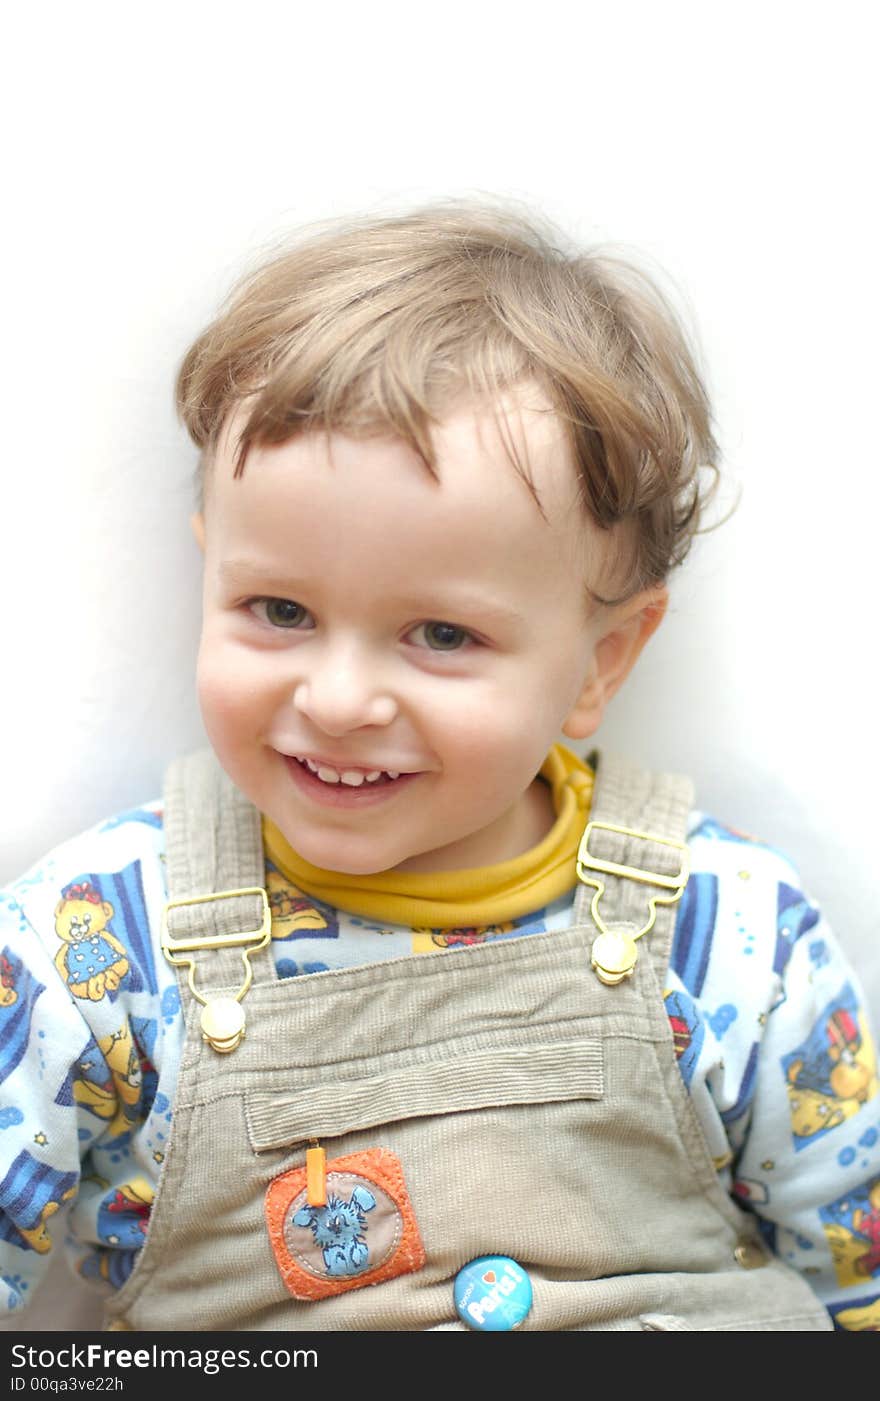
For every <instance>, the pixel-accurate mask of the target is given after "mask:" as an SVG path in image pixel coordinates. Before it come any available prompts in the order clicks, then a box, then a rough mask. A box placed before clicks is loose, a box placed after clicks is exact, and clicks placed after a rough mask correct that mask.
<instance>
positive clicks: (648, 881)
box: [577, 822, 690, 939]
mask: <svg viewBox="0 0 880 1401" xmlns="http://www.w3.org/2000/svg"><path fill="white" fill-rule="evenodd" d="M595 831H603V832H619V833H620V834H621V836H624V837H635V838H637V839H638V840H639V841H644V842H656V843H657V844H658V845H659V846H670V847H673V848H674V849H675V850H676V851H678V852H680V853H681V861H680V864H679V869H678V872H677V874H676V875H674V876H666V875H663V874H662V873H661V872H660V871H649V870H645V869H644V868H641V867H639V866H624V865H622V864H621V863H620V862H617V861H606V860H603V859H602V858H601V857H599V856H594V855H593V854H592V852H591V851H590V834H591V833H592V832H595ZM588 871H599V872H601V873H602V874H603V875H609V876H621V877H623V878H624V879H625V880H635V881H641V882H643V883H644V884H645V885H656V886H659V887H660V889H661V891H662V890H668V891H669V892H670V893H669V894H668V895H663V894H660V893H659V892H658V893H657V894H656V895H650V896H649V897H648V905H649V908H650V918H649V919H648V922H647V924H646V925H645V926H644V928H642V929H640V930H639V931H638V933H637V934H632V935H631V936H630V937H631V938H632V939H640V938H641V937H642V935H643V934H647V933H648V932H649V930H651V929H652V928H653V927H654V921H655V920H656V918H657V906H658V905H674V904H675V902H676V901H677V900H680V899H681V897H682V893H683V892H684V888H685V886H686V885H687V882H688V876H689V874H690V853H689V851H688V849H687V847H686V846H685V844H684V842H677V841H673V839H672V838H671V837H658V836H657V835H656V833H654V832H637V831H636V830H635V829H634V828H632V827H618V826H617V825H616V824H615V823H613V822H588V823H587V826H586V828H585V830H584V835H583V836H582V837H581V841H580V846H579V847H578V858H577V874H578V879H579V880H581V881H583V883H584V885H591V886H593V887H595V890H596V894H595V895H594V896H593V900H592V904H591V906H590V913H591V915H592V917H593V919H594V921H595V923H596V926H597V928H599V929H601V931H602V933H603V934H607V933H608V932H609V931H608V929H607V927H606V925H605V922H604V920H603V919H602V916H601V915H600V914H599V901H600V900H601V898H602V896H603V895H604V893H605V885H606V882H605V881H603V880H601V879H600V878H599V877H598V876H591V875H588V874H587V872H588Z"/></svg>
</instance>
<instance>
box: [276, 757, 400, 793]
mask: <svg viewBox="0 0 880 1401" xmlns="http://www.w3.org/2000/svg"><path fill="white" fill-rule="evenodd" d="M300 762H301V763H303V764H305V765H306V768H309V769H311V771H312V773H314V774H317V775H318V778H320V779H321V780H322V781H323V782H324V783H347V784H348V786H349V788H359V787H360V786H361V784H362V783H364V782H366V783H375V782H376V779H377V778H381V777H382V774H383V773H387V774H388V777H389V778H399V777H400V770H399V769H370V771H369V773H365V772H364V770H363V769H332V768H331V767H330V765H329V764H316V763H315V762H314V760H313V759H301V760H300Z"/></svg>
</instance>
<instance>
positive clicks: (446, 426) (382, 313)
mask: <svg viewBox="0 0 880 1401" xmlns="http://www.w3.org/2000/svg"><path fill="white" fill-rule="evenodd" d="M178 403H179V407H180V411H181V414H182V417H183V420H184V422H185V423H186V426H187V428H188V429H189V431H190V433H191V435H192V437H193V439H194V441H195V442H196V443H197V445H198V446H199V448H200V449H201V453H202V472H203V500H202V509H201V510H200V512H199V514H198V515H197V516H196V518H195V520H194V527H195V532H196V535H197V538H198V540H199V543H200V545H201V547H202V549H203V551H204V562H205V567H204V624H203V632H202V643H201V651H200V656H199V664H198V679H199V695H200V702H201V706H202V712H203V716H204V722H205V726H206V730H207V733H208V736H209V739H210V742H211V746H212V749H213V755H211V754H206V755H200V756H193V757H191V758H189V759H188V760H186V761H184V762H182V763H178V764H177V765H174V766H172V769H171V771H170V773H169V777H168V781H167V784H166V794H165V799H164V802H163V803H158V802H155V803H150V804H147V805H146V806H144V807H142V808H139V809H137V810H135V811H133V812H128V813H125V814H123V815H122V816H121V817H117V818H115V819H114V820H113V821H112V822H108V823H104V824H103V825H102V826H100V827H98V828H97V829H95V830H94V831H92V832H90V833H87V834H86V835H85V836H83V837H81V838H79V839H77V840H75V841H72V842H70V843H68V844H67V845H65V846H62V847H61V848H59V849H58V850H56V851H55V852H53V853H52V854H51V855H50V856H49V857H48V858H47V859H46V860H45V861H44V862H43V863H41V864H40V865H39V866H38V867H37V868H36V869H35V870H34V871H32V872H31V873H30V874H29V875H28V876H26V877H24V878H23V879H22V880H21V881H20V882H19V883H18V884H16V885H14V886H12V887H10V888H9V890H8V891H7V892H6V894H5V896H4V898H3V901H2V904H0V917H2V937H0V948H2V953H3V997H2V1005H0V1018H2V1022H0V1025H2V1032H3V1037H2V1045H3V1050H2V1059H0V1075H2V1083H3V1090H4V1094H5V1097H6V1107H5V1108H4V1109H3V1110H2V1113H3V1116H4V1117H3V1129H4V1132H3V1134H2V1135H0V1154H2V1158H0V1207H2V1218H0V1245H2V1252H3V1277H4V1282H5V1290H4V1293H5V1302H6V1304H7V1307H8V1308H9V1309H13V1310H14V1309H20V1308H23V1307H24V1306H25V1305H26V1304H27V1303H28V1301H29V1299H30V1298H31V1296H32V1294H33V1291H34V1288H35V1287H36V1285H37V1283H38V1281H39V1278H40V1276H41V1274H42V1273H43V1272H44V1270H45V1268H46V1267H47V1264H48V1262H49V1259H50V1255H51V1252H52V1251H53V1249H55V1248H57V1244H58V1241H59V1239H60V1237H61V1234H62V1231H61V1229H60V1215H58V1213H60V1212H61V1210H62V1208H67V1213H68V1215H67V1219H68V1225H69V1234H70V1237H71V1238H72V1249H73V1252H74V1256H75V1260H76V1268H77V1270H78V1273H79V1275H80V1276H81V1277H82V1278H84V1279H86V1280H90V1281H94V1282H95V1283H96V1284H97V1285H99V1286H100V1287H101V1288H103V1290H104V1291H105V1292H106V1296H107V1300H106V1308H107V1315H108V1320H109V1321H110V1325H111V1326H113V1327H121V1328H134V1329H157V1328H158V1329H161V1328H179V1327H194V1328H198V1329H226V1328H241V1329H249V1328H260V1329H264V1328H267V1329H290V1328H302V1329H331V1330H336V1329H382V1330H387V1329H431V1328H439V1329H444V1328H461V1327H474V1328H478V1329H480V1328H488V1329H498V1328H505V1327H513V1326H519V1325H521V1326H523V1327H524V1328H526V1329H539V1330H540V1329H543V1330H546V1329H553V1330H556V1329H616V1330H619V1329H630V1330H647V1331H666V1330H680V1329H721V1328H724V1329H743V1330H745V1329H752V1328H764V1329H803V1330H806V1329H822V1328H830V1327H831V1326H832V1319H833V1320H834V1321H835V1322H836V1323H837V1324H838V1325H839V1326H841V1327H844V1328H854V1329H864V1328H877V1327H880V1302H878V1285H877V1281H878V1279H880V1257H878V1252H877V1247H876V1240H877V1225H876V1222H877V1214H878V1206H877V1202H878V1197H880V1147H878V1135H877V1128H876V1121H877V1109H878V1103H880V1101H878V1085H877V1073H876V1065H875V1058H874V1050H873V1047H872V1044H871V1037H870V1033H869V1026H868V1022H867V1020H866V1014H865V1011H864V1008H863V1006H862V1004H861V1001H860V996H859V992H858V988H857V984H856V980H855V978H854V976H853V974H852V972H851V970H850V969H849V968H848V966H847V964H846V962H845V960H844V958H843V956H842V954H841V952H840V950H839V948H838V947H837V945H836V943H835V942H834V939H833V936H832V934H831V932H830V930H829V929H828V926H827V925H826V923H825V922H824V920H823V919H822V916H821V915H820V914H819V912H818V911H817V910H816V909H815V907H814V906H813V905H812V904H811V903H810V902H809V901H808V899H807V898H806V897H805V896H804V895H803V894H802V893H801V890H800V887H799V883H798V879H797V876H796V874H795V872H794V871H793V869H792V867H791V866H790V864H789V862H788V861H787V860H786V858H785V857H784V856H783V855H781V854H780V853H779V852H777V851H776V850H774V849H773V848H772V847H769V846H766V845H764V844H762V843H761V842H759V841H757V840H755V839H753V838H750V837H745V836H743V835H742V834H740V833H736V832H733V831H731V830H729V829H727V828H725V827H722V826H720V825H719V824H718V823H717V822H715V821H714V820H713V819H711V818H709V817H707V816H705V815H704V814H702V813H700V812H698V811H694V810H692V803H691V791H690V788H689V785H688V784H687V782H686V781H684V780H680V779H677V778H675V777H673V776H670V775H659V776H658V775H647V774H644V773H642V772H641V771H639V770H638V769H636V768H634V767H633V766H631V765H627V764H626V763H625V762H623V761H618V760H616V759H615V758H614V756H611V755H606V754H603V753H601V752H600V753H599V754H598V755H591V757H590V759H589V761H585V760H584V759H582V758H580V757H578V754H577V753H576V752H575V751H574V750H572V749H571V748H569V746H568V745H567V744H562V743H559V742H557V740H558V736H559V735H560V734H562V735H563V736H564V737H565V738H566V739H567V740H571V741H573V742H574V743H575V744H576V745H577V744H579V743H582V742H583V741H586V740H588V739H590V738H591V737H592V736H593V735H594V734H595V733H596V732H597V730H598V729H599V727H600V724H601V721H602V717H603V714H604V710H605V707H606V705H607V703H608V701H609V700H610V699H611V697H612V696H613V695H614V693H615V691H616V690H617V689H618V688H619V687H620V686H621V685H622V683H623V682H624V680H625V679H626V677H627V675H628V673H629V671H630V670H631V668H632V667H633V665H634V663H635V662H636V660H637V659H638V656H639V654H640V652H641V650H642V648H643V647H644V645H645V644H646V642H647V641H648V640H649V638H650V637H651V635H652V633H653V632H654V630H655V629H656V628H657V626H658V625H659V623H660V622H661V620H662V618H663V614H664V610H665V607H666V602H667V592H666V580H667V577H668V575H669V573H670V572H671V570H672V569H673V567H674V566H675V565H676V564H678V563H680V562H681V560H682V559H683V557H684V555H685V554H686V551H687V547H688V544H689V542H690V540H691V538H692V536H693V533H694V531H695V530H696V528H697V526H698V523H699V520H700V508H701V504H702V501H701V496H702V475H701V469H703V468H707V469H710V470H711V469H712V468H713V463H714V454H715V448H714V444H713V441H712V436H711V431H710V426H709V411H708V407H707V403H706V398H705V394H704V391H703V388H702V385H701V382H700V379H699V376H698V374H697V372H696V370H695V368H694V365H693V362H692V359H691V356H690V353H689V351H688V348H687V346H686V344H685V341H684V338H683V336H682V333H681V331H680V330H679V328H678V326H677V324H676V322H675V319H674V317H673V315H672V313H671V312H670V311H669V309H668V307H667V306H666V305H665V304H664V302H663V301H662V299H661V298H660V296H659V295H658V294H657V293H655V292H654V291H653V290H652V289H651V287H650V286H649V285H648V284H647V283H646V282H645V281H644V279H642V278H641V277H639V276H638V275H637V274H636V273H634V272H633V271H631V270H630V271H628V270H626V269H625V268H623V267H622V266H616V265H613V264H610V263H607V262H604V261H602V260H601V259H599V258H596V257H594V256H591V255H584V254H576V253H564V252H560V251H559V250H558V249H556V248H555V247H554V246H553V244H552V243H551V241H550V240H549V238H548V237H547V236H546V235H545V234H544V233H543V232H542V231H541V229H540V228H539V227H538V226H537V225H534V224H531V223H529V222H528V221H526V220H524V219H522V218H520V217H519V216H515V215H513V214H509V213H503V212H499V211H497V210H492V209H487V208H480V207H468V206H445V207H439V208H433V209H428V210H423V211H421V212H418V213H415V214H412V215H409V216H406V217H400V218H394V219H388V220H383V221H373V222H370V221H364V222H362V223H360V224H355V225H352V226H348V227H334V228H330V229H327V230H324V231H322V232H320V233H318V234H316V235H312V236H311V237H309V238H307V239H305V240H303V241H302V242H301V243H300V244H299V245H298V246H296V247H294V248H293V249H292V250H291V251H289V252H288V253H286V254H285V255H283V256H282V257H280V258H278V259H275V260H274V261H273V262H272V263H271V264H269V265H267V266H266V267H264V268H263V269H261V270H260V271H258V272H257V273H256V274H255V275H253V276H252V277H250V278H249V279H248V280H246V281H245V282H244V283H243V284H242V286H241V287H240V288H239V290H238V291H237V293H236V294H235V295H234V296H233V298H232V299H231V301H230V303H229V304H228V306H227V307H226V309H225V310H224V311H223V313H222V315H221V316H220V317H219V318H218V320H217V321H216V322H215V323H214V324H213V325H212V326H210V327H209V328H208V330H207V331H206V332H205V333H204V334H203V335H202V336H201V337H200V338H199V339H198V340H197V341H196V343H195V345H194V346H193V347H192V349H191V350H190V351H189V353H188V354H187V356H186V358H185V361H184V364H183V367H182V370H181V373H180V377H179V382H178ZM214 756H216V758H215V757H214ZM217 761H219V764H218V763H217ZM588 821H590V822H591V826H590V827H589V828H587V822H588ZM688 867H689V868H690V871H689V874H688ZM242 890H244V891H245V893H244V894H229V893H228V892H230V891H233V892H235V891H242ZM224 892H226V893H225V894H224ZM218 896H219V897H220V898H210V897H218ZM169 900H170V902H171V903H170V904H168V905H167V908H166V902H168V901H169ZM179 901H184V902H185V903H183V904H180V903H177V902H179ZM186 902H190V903H186ZM423 954H432V955H433V956H432V957H431V958H424V957H417V956H414V955H423ZM148 1227H149V1235H147V1231H148ZM367 1285H369V1286H372V1287H370V1288H367V1287H366V1286H367ZM820 1300H821V1301H822V1302H821V1303H820Z"/></svg>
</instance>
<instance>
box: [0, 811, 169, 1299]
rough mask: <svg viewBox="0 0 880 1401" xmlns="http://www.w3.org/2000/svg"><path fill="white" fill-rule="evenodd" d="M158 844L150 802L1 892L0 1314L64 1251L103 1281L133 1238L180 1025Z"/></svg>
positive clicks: (117, 1273) (120, 1266) (142, 1224)
mask: <svg viewBox="0 0 880 1401" xmlns="http://www.w3.org/2000/svg"><path fill="white" fill-rule="evenodd" d="M161 849H162V830H161V817H160V813H159V812H158V811H157V809H156V808H155V807H154V806H149V805H148V806H146V807H144V808H142V809H136V810H133V811H132V812H131V813H129V814H123V815H122V816H121V817H119V818H113V819H110V821H108V822H107V823H102V824H100V826H99V827H97V828H94V829H92V830H91V831H89V832H86V833H83V834H82V835H81V836H80V837H77V838H73V839H72V840H71V841H70V842H67V843H65V844H64V845H63V846H61V847H59V848H56V850H55V851H54V852H50V853H49V855H48V856H46V857H45V858H44V860H43V861H42V862H41V863H40V864H39V865H38V866H37V867H34V869H33V870H32V871H30V872H28V873H27V875H25V876H24V877H22V879H21V880H20V881H18V882H16V883H15V884H14V885H12V886H10V887H8V888H7V889H6V890H4V891H0V1311H3V1310H5V1311H7V1312H16V1311H20V1310H22V1309H24V1308H26V1307H27V1306H28V1305H29V1304H30V1302H31V1300H32V1298H33V1296H34V1294H35V1292H36V1290H37V1288H38V1286H39V1284H40V1283H41V1282H42V1280H43V1279H44V1277H45V1276H46V1274H47V1273H48V1270H49V1266H50V1264H51V1262H52V1260H53V1259H54V1258H55V1255H56V1254H57V1253H58V1251H59V1249H61V1248H63V1247H68V1248H67V1249H65V1250H64V1253H65V1254H66V1255H68V1257H69V1261H73V1262H75V1268H76V1270H77V1272H78V1273H79V1274H80V1275H81V1276H82V1277H83V1279H84V1280H86V1281H88V1282H89V1283H91V1284H93V1285H94V1286H95V1287H96V1288H97V1289H99V1290H100V1291H103V1292H106V1290H107V1288H108V1287H110V1286H113V1287H118V1284H119V1283H120V1282H121V1280H122V1279H124V1278H125V1274H126V1271H127V1270H128V1271H130V1269H131V1268H132V1265H133V1261H134V1258H135V1253H136V1250H137V1249H138V1248H139V1247H140V1245H141V1244H142V1242H143V1237H144V1231H145V1229H146V1220H147V1219H148V1213H149V1206H150V1203H151V1201H152V1195H153V1190H154V1187H155V1181H156V1178H157V1176H158V1172H159V1170H160V1166H161V1161H162V1158H163V1155H164V1146H165V1145H164V1140H165V1137H166V1136H167V1132H168V1123H167V1120H168V1119H169V1118H170V1107H168V1106H167V1105H166V1099H165V1097H164V1096H163V1097H160V1096H159V1095H158V1094H157V1093H156V1088H157V1080H158V1073H159V1068H161V1067H162V1065H164V1064H166V1063H167V1062H168V1056H167V1054H166V1051H167V1049H168V1047H173V1048H174V1053H176V1051H177V1049H178V1042H179V1031H180V1029H181V1028H180V1026H179V1025H178V1024H179V1023H180V1024H181V1026H182V1021H181V1018H180V1016H179V998H177V995H176V988H174V986H173V981H174V979H173V973H172V972H171V970H170V969H169V970H168V973H167V976H166V977H165V978H164V981H163V982H160V981H159V980H158V979H157V970H156V966H155V958H154V953H153V947H152V933H151V931H152V928H153V925H154V923H155V920H156V918H157V914H156V911H157V910H160V909H161V904H162V902H163V900H164V885H163V875H162V863H161ZM166 1033H167V1034H166ZM171 1061H172V1064H171V1067H170V1068H171V1073H172V1075H173V1073H174V1065H175V1062H174V1056H173V1054H172V1057H171ZM150 1116H151V1117H150ZM148 1118H149V1119H150V1122H149V1125H148V1123H147V1120H148Z"/></svg>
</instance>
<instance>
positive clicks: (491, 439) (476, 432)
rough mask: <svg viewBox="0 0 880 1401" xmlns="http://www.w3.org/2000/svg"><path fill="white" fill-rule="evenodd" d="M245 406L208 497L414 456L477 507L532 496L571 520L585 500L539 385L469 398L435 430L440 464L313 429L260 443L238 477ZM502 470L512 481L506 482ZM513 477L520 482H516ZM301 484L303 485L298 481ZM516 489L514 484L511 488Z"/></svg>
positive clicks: (226, 430) (384, 444)
mask: <svg viewBox="0 0 880 1401" xmlns="http://www.w3.org/2000/svg"><path fill="white" fill-rule="evenodd" d="M247 417H248V405H247V404H246V403H245V404H243V405H241V406H239V408H238V409H237V410H235V411H233V413H232V414H231V415H230V416H229V418H228V419H227V421H226V423H225V424H224V427H223V429H222V431H221V434H220V436H219V439H218V442H217V446H216V449H215V451H214V453H213V457H212V460H211V461H210V463H209V465H208V468H207V473H206V501H214V502H216V503H217V504H219V505H220V506H221V508H222V507H225V506H226V505H233V506H234V505H239V504H240V499H239V498H240V497H241V495H242V494H243V493H241V492H240V490H239V488H240V483H241V481H242V480H243V478H244V476H248V477H249V478H251V479H253V477H254V475H255V474H256V473H257V472H262V473H264V474H267V475H270V476H272V477H273V478H275V485H278V484H279V483H278V474H279V467H280V469H281V472H283V471H284V470H286V468H287V467H288V466H289V467H291V468H292V469H293V470H298V472H299V475H300V477H301V478H303V477H305V476H306V475H308V473H309V472H310V471H313V470H314V468H315V467H316V465H317V464H319V463H323V464H325V465H326V466H328V467H329V468H331V469H338V468H340V467H341V468H342V470H348V469H349V468H350V467H351V466H352V464H353V463H354V462H360V463H361V464H362V466H363V470H364V471H366V472H369V471H370V470H373V469H374V468H375V464H376V462H377V460H379V458H384V460H385V461H386V463H391V462H394V463H395V464H397V465H399V464H400V463H402V462H403V461H404V460H405V459H408V460H409V464H410V470H411V472H412V473H413V474H414V476H415V477H416V478H420V479H421V480H422V484H424V480H425V479H426V478H430V477H431V475H432V473H433V474H434V476H435V478H436V480H437V482H438V483H439V484H440V485H441V486H443V487H445V488H446V494H447V495H452V494H455V493H459V494H463V495H466V496H468V497H469V498H470V499H471V503H472V505H476V504H477V503H478V502H480V501H492V502H493V503H494V506H495V509H496V510H502V511H503V510H504V509H505V508H506V507H509V506H510V505H511V504H512V503H513V502H515V501H516V502H521V500H522V494H523V493H526V499H527V498H528V497H530V498H531V500H532V502H533V505H534V508H535V509H536V510H537V511H539V512H540V513H541V514H543V515H544V516H545V518H546V519H547V520H550V519H551V518H557V519H568V516H569V513H570V511H571V508H572V506H574V505H575V504H576V503H577V501H578V500H579V499H580V493H579V490H578V483H577V479H576V474H575V471H574V468H573V465H572V458H571V449H570V444H569V440H568V437H567V434H566V431H565V428H564V426H563V424H562V422H561V421H560V419H559V418H558V416H557V414H556V412H555V410H554V408H553V406H552V404H551V403H550V402H549V400H548V399H547V398H546V396H545V395H544V394H543V393H542V391H541V390H540V389H539V388H538V386H536V385H531V384H526V385H524V386H519V387H516V388H513V389H510V390H507V391H505V392H504V393H500V394H498V395H497V396H495V397H493V398H490V399H486V400H484V401H482V402H481V401H467V400H465V401H463V402H460V403H459V404H457V405H456V406H455V407H453V408H452V409H451V410H450V411H449V412H447V413H446V414H445V415H444V416H442V417H441V419H440V421H439V422H438V423H436V424H435V425H434V427H433V428H432V430H431V441H432V447H433V451H434V462H433V464H432V466H431V467H429V466H428V464H427V463H426V462H425V461H424V460H423V459H422V457H421V456H420V454H419V453H418V451H417V449H416V447H415V445H414V444H411V443H409V442H408V441H406V440H404V439H403V438H395V437H393V436H391V435H390V434H389V435H386V436H384V437H383V435H382V434H381V433H376V434H373V435H370V436H366V435H364V436H358V437H353V436H350V435H349V434H348V433H347V432H346V430H345V429H344V428H341V429H340V430H339V431H332V430H331V431H330V432H329V433H325V432H324V431H322V430H315V431H310V432H305V433H302V434H299V435H297V436H296V437H294V438H291V439H290V440H288V442H287V443H283V444H280V445H277V446H276V445H269V446H266V445H253V446H252V447H251V448H250V450H249V452H248V454H247V459H246V463H245V468H244V472H242V473H241V474H240V476H238V477H236V476H235V464H236V460H237V452H238V441H239V435H240V433H241V430H242V428H243V427H244V425H245V423H246V422H247ZM502 474H504V476H506V477H507V478H508V480H506V481H503V480H502V479H501V477H502ZM511 479H512V480H511ZM291 485H292V486H295V485H296V484H295V483H291ZM511 488H512V489H511Z"/></svg>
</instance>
